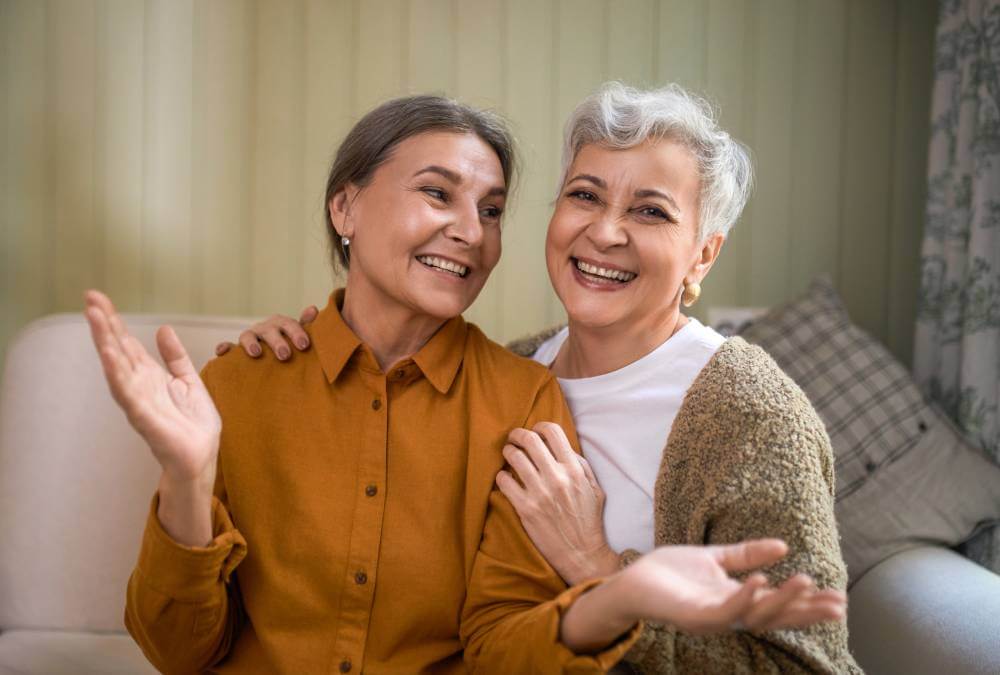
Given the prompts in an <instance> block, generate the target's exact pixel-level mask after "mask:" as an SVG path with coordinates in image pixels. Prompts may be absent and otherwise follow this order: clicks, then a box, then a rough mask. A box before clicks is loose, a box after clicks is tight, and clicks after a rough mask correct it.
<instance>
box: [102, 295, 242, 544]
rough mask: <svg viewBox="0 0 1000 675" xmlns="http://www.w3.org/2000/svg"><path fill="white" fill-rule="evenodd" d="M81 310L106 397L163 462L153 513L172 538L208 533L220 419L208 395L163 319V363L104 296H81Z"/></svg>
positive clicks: (198, 540)
mask: <svg viewBox="0 0 1000 675" xmlns="http://www.w3.org/2000/svg"><path fill="white" fill-rule="evenodd" d="M85 301H86V309H85V311H84V314H85V316H86V318H87V322H88V323H89V324H90V332H91V337H92V338H93V341H94V346H95V347H96V348H97V352H98V354H99V356H100V359H101V366H102V367H103V369H104V377H105V379H106V380H107V382H108V387H109V388H110V389H111V396H112V397H113V398H114V400H115V402H116V403H118V405H119V407H121V409H122V410H123V411H124V412H125V415H126V417H127V418H128V421H129V424H131V425H132V427H133V428H135V430H136V431H137V432H139V434H140V435H141V436H142V437H143V439H144V440H145V441H146V443H148V444H149V447H150V449H151V450H152V452H153V456H154V457H155V458H156V461H157V462H159V463H160V466H161V467H162V468H163V474H162V476H161V479H160V488H159V492H160V510H159V512H158V513H159V515H160V520H161V521H163V525H164V527H165V528H166V529H167V532H168V533H169V534H170V535H171V536H172V537H174V538H175V539H176V540H177V541H179V542H181V543H184V544H188V545H197V546H203V545H205V544H206V543H207V542H208V541H209V540H210V539H211V499H212V489H213V485H214V482H215V470H216V459H217V456H218V451H219V435H220V433H221V430H222V421H221V419H220V417H219V413H218V411H217V410H216V408H215V404H214V403H213V402H212V398H211V396H210V395H209V393H208V390H207V389H206V388H205V385H204V384H203V383H202V381H201V378H200V377H199V376H198V372H197V371H196V370H195V368H194V365H193V364H192V363H191V359H190V358H189V357H188V354H187V352H186V351H185V349H184V346H183V345H182V344H181V342H180V340H179V339H178V337H177V334H176V333H175V332H174V331H173V329H172V328H170V327H169V326H162V327H161V328H160V329H159V330H158V331H157V333H156V345H157V349H158V350H159V352H160V357H161V358H162V359H163V363H164V364H166V369H164V367H163V366H161V365H160V364H159V363H158V362H157V361H156V360H155V359H154V358H153V357H152V356H150V355H149V353H148V352H147V351H146V349H145V348H144V347H143V346H142V344H141V343H140V342H139V341H138V340H137V339H136V338H135V337H134V336H132V335H130V334H129V332H128V330H127V328H126V327H125V324H124V322H123V321H122V319H121V317H120V316H119V315H118V312H117V311H116V310H115V307H114V305H113V304H112V303H111V300H110V299H109V298H108V297H107V296H106V295H104V294H103V293H100V292H99V291H88V292H87V293H86V295H85Z"/></svg>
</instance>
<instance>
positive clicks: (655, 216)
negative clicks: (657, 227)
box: [635, 206, 674, 223]
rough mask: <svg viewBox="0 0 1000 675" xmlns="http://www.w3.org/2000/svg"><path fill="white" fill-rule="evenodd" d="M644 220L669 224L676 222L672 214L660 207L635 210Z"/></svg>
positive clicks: (643, 207) (644, 207) (645, 207)
mask: <svg viewBox="0 0 1000 675" xmlns="http://www.w3.org/2000/svg"><path fill="white" fill-rule="evenodd" d="M635 212H636V213H638V214H639V215H640V216H642V217H643V218H646V219H648V220H666V221H668V222H671V223H672V222H674V219H673V218H671V216H670V214H669V213H667V212H666V211H664V210H663V209H661V208H660V207H658V206H642V207H640V208H638V209H636V210H635Z"/></svg>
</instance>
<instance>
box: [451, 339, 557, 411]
mask: <svg viewBox="0 0 1000 675" xmlns="http://www.w3.org/2000/svg"><path fill="white" fill-rule="evenodd" d="M470 356H471V357H472V358H468V357H470ZM466 357H467V358H466V363H467V367H465V368H464V370H465V377H464V380H465V386H466V387H468V391H469V392H470V393H471V394H473V395H474V396H475V397H476V399H477V400H480V401H483V402H485V405H486V408H487V409H489V410H490V411H492V412H493V416H494V417H496V418H499V419H507V420H517V424H518V425H521V426H523V425H524V424H525V421H526V420H528V419H530V418H531V416H532V415H533V414H541V413H539V411H540V410H541V411H544V414H547V415H553V414H556V413H557V412H558V414H559V416H566V417H568V413H565V415H563V413H564V409H565V407H566V403H565V399H564V398H563V395H562V390H561V389H560V388H559V382H558V381H557V380H556V378H555V376H554V375H552V373H551V371H549V369H548V368H546V367H545V366H543V365H542V364H540V363H538V362H536V361H532V360H531V359H529V358H525V357H523V356H518V355H517V354H514V353H513V352H511V351H509V350H507V349H506V348H504V347H503V346H502V345H500V344H497V343H496V342H493V341H492V340H490V339H489V338H487V337H486V336H485V335H483V333H482V331H480V330H479V329H478V328H477V327H475V326H472V325H470V326H469V337H468V342H467V345H466Z"/></svg>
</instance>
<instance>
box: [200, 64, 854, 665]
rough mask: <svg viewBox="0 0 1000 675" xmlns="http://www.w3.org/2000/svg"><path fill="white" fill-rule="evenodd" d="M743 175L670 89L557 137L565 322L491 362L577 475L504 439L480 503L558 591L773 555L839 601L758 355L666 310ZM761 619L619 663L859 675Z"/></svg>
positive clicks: (615, 98)
mask: <svg viewBox="0 0 1000 675" xmlns="http://www.w3.org/2000/svg"><path fill="white" fill-rule="evenodd" d="M751 175H752V171H751V163H750V157H749V154H748V153H747V151H746V150H745V149H744V148H743V147H742V146H741V145H740V144H739V143H738V142H737V141H735V140H734V139H733V138H731V137H730V136H729V134H728V133H726V132H725V131H724V130H723V129H721V128H719V126H718V124H717V122H716V119H715V116H714V112H713V110H712V108H711V106H709V105H708V104H707V103H706V102H705V101H703V100H701V99H699V98H697V97H695V96H692V95H691V94H689V93H688V92H686V91H684V90H683V89H682V88H681V87H678V86H676V85H672V86H668V87H664V88H662V89H655V90H645V91H643V90H636V89H632V88H629V87H625V86H623V85H621V84H618V83H610V84H607V85H605V86H604V87H602V88H601V89H600V90H599V91H598V92H596V93H595V94H594V95H592V96H590V97H588V98H587V99H585V100H584V101H582V102H581V103H580V105H579V106H578V107H577V108H576V110H575V111H574V112H573V114H572V115H571V117H570V119H569V121H568V122H567V124H566V135H565V143H564V147H563V173H562V178H561V180H560V186H559V195H558V197H557V199H556V202H555V211H554V213H553V214H552V218H551V220H550V222H549V229H548V237H547V240H546V251H545V253H546V262H547V265H548V271H549V277H550V279H551V281H552V285H553V288H554V289H555V291H556V293H557V295H558V296H559V299H560V300H561V301H562V304H563V306H564V307H565V309H566V314H567V316H568V318H569V323H568V326H566V327H560V328H557V329H553V330H549V331H546V332H544V333H542V334H539V335H537V336H534V337H532V338H528V339H525V340H521V341H518V342H517V343H515V344H513V345H511V349H512V350H514V351H515V352H517V353H520V354H522V355H525V356H530V357H531V358H533V359H534V360H535V361H536V362H538V363H540V364H542V365H544V366H546V367H547V368H548V369H549V371H550V372H551V373H552V374H553V375H554V376H556V377H557V378H558V381H559V384H560V386H561V387H562V390H563V393H564V395H565V396H566V398H567V402H568V404H569V408H570V410H571V411H572V414H573V418H574V423H575V427H576V431H577V432H578V434H579V440H580V445H581V447H582V451H583V455H584V457H585V458H586V461H584V462H581V461H580V460H579V459H578V458H577V457H576V456H574V455H573V454H572V452H571V448H572V447H573V446H574V444H575V437H574V436H573V435H572V432H571V430H569V429H568V428H567V427H565V425H564V424H563V423H562V422H555V421H546V422H543V423H542V424H538V425H535V426H528V427H524V428H520V429H516V430H514V431H512V432H511V434H510V435H509V437H508V442H507V445H506V446H505V447H504V456H505V458H506V459H507V461H508V463H509V466H508V467H505V468H504V469H503V470H502V471H500V472H499V473H498V475H497V484H498V486H499V487H500V489H501V490H502V491H503V493H504V495H505V496H507V497H508V499H509V500H510V502H511V504H512V505H513V506H514V508H515V509H516V511H517V513H518V515H519V516H520V518H521V522H522V523H523V525H524V527H525V529H526V531H527V532H528V534H529V536H530V537H531V539H532V541H533V543H534V544H535V545H536V546H537V547H538V549H539V551H540V552H541V553H542V554H543V555H544V556H545V558H546V560H547V561H548V562H549V563H550V564H551V565H552V566H553V568H555V570H556V571H557V572H559V574H560V575H561V576H562V578H563V579H564V580H565V581H566V582H567V583H568V584H571V585H573V584H578V583H581V582H584V581H585V580H587V579H592V578H601V577H608V578H610V579H612V580H613V579H615V578H617V577H616V575H617V574H618V572H617V571H618V570H619V569H620V568H622V567H624V568H626V570H629V569H634V568H636V567H640V568H641V567H645V565H646V564H647V563H648V562H649V561H650V560H651V559H652V557H653V556H655V555H656V553H657V552H658V551H662V550H666V549H664V548H663V547H668V549H669V547H671V546H677V545H688V546H691V545H721V544H728V543H732V542H738V541H741V540H747V539H753V538H759V537H777V538H780V539H782V540H783V541H785V542H787V543H788V545H789V549H790V550H789V555H788V556H787V557H786V558H784V559H783V560H782V561H781V562H780V563H778V564H776V565H773V566H771V567H770V568H769V569H768V570H767V577H768V579H769V581H771V583H774V584H778V583H782V582H783V581H785V580H787V579H791V580H792V581H791V583H795V580H796V578H797V577H796V576H795V573H797V572H799V573H801V572H804V573H806V574H808V575H810V577H811V578H812V579H813V581H814V582H815V584H816V585H817V586H818V587H819V588H823V589H826V590H825V591H824V593H826V594H827V595H826V596H825V597H828V598H831V599H832V598H838V597H839V598H841V599H842V598H843V590H844V588H845V586H846V581H847V575H846V571H845V567H844V562H843V559H842V557H841V554H840V548H839V543H838V535H837V525H836V522H835V520H834V512H833V485H834V480H833V456H832V452H831V449H830V443H829V439H828V438H827V435H826V431H825V429H824V427H823V423H822V422H821V421H820V419H819V417H818V416H817V415H816V413H815V411H814V410H813V409H812V406H811V405H810V404H809V401H808V400H807V399H806V397H805V395H804V394H803V393H802V391H801V390H799V389H798V387H796V386H795V384H794V383H793V382H792V381H791V380H789V379H788V378H787V377H786V376H785V375H784V374H783V373H782V372H781V371H780V369H779V368H778V367H777V365H776V364H775V363H774V362H773V361H772V360H771V359H770V358H769V357H768V356H767V355H766V354H765V353H764V352H763V351H761V350H760V349H759V348H757V347H753V346H751V345H748V344H747V343H745V342H743V341H742V340H740V339H739V338H734V339H730V340H726V339H725V338H723V337H722V336H721V335H719V334H718V333H716V332H715V331H713V330H712V329H711V328H709V327H707V326H703V325H702V324H700V323H699V322H698V321H697V320H696V319H694V318H689V317H686V316H684V314H683V313H682V310H681V305H682V304H683V305H684V306H690V305H691V304H693V303H694V302H695V301H697V299H698V296H699V294H700V292H701V285H700V284H701V282H702V281H703V280H704V279H705V277H706V276H707V275H708V273H709V271H710V270H711V268H712V266H713V264H714V263H715V261H716V259H717V257H718V255H719V252H720V251H721V249H722V246H723V243H724V241H725V239H726V236H727V234H728V232H729V230H730V228H731V227H732V226H733V225H734V224H735V223H736V221H737V220H738V218H739V216H740V213H741V211H742V209H743V207H744V205H745V203H746V201H747V198H748V195H749V193H750V187H751ZM304 316H305V317H306V318H308V310H307V314H306V315H304ZM282 333H284V334H285V335H287V336H288V337H289V338H290V339H293V340H294V339H297V338H299V337H300V336H301V335H302V328H301V326H299V325H298V324H297V323H296V322H295V321H293V320H291V319H288V318H286V317H274V318H272V319H270V320H268V321H265V322H263V323H261V324H257V325H255V326H254V327H253V328H252V329H251V330H250V331H247V332H245V333H244V334H243V335H241V336H240V342H241V343H242V344H243V345H244V347H245V348H247V349H248V351H251V348H253V347H256V348H257V349H259V345H258V339H263V340H264V341H265V342H266V343H268V344H269V345H270V346H271V347H272V349H278V350H284V355H289V354H290V353H291V352H290V351H289V350H288V347H287V345H286V344H285V343H284V340H283V337H282ZM220 348H221V350H223V351H224V350H225V346H220ZM296 358H298V357H296ZM564 430H565V433H563V431H564ZM658 547H659V548H658ZM695 550H696V549H695ZM609 575H610V576H609ZM800 581H801V579H800ZM609 583H610V582H609ZM785 583H789V582H785ZM599 591H600V589H597V591H595V592H593V593H588V594H587V595H585V596H583V597H581V598H580V600H579V601H578V602H576V603H574V604H573V605H572V606H571V607H570V608H569V609H568V610H567V612H566V614H565V615H564V617H563V622H562V636H563V639H564V641H565V642H566V644H568V645H570V646H571V647H573V648H574V649H588V648H594V647H597V646H599V645H601V644H602V643H603V639H604V636H605V635H606V634H607V633H609V632H614V630H615V629H617V630H624V629H625V628H626V627H627V626H629V625H630V624H629V619H630V618H631V617H633V616H635V615H634V614H630V613H628V612H626V613H624V615H623V614H620V611H621V608H622V606H623V605H625V606H627V604H628V600H623V599H621V598H613V597H609V596H608V595H605V594H601V593H600V592H599ZM694 594H695V595H697V592H694ZM807 595H808V594H807ZM787 609H788V608H787V607H786V610H787ZM771 611H772V608H771V607H769V606H767V605H764V606H762V607H759V608H757V609H755V610H751V611H749V612H748V613H747V615H746V617H745V618H744V619H742V620H741V623H742V627H743V628H745V629H746V630H740V631H731V632H717V633H715V634H711V635H704V634H700V632H699V631H692V630H690V629H689V628H686V627H685V626H684V625H682V624H680V623H678V622H676V621H667V622H657V621H650V622H647V623H646V624H645V626H644V627H643V630H642V631H641V634H640V637H639V639H638V640H637V642H636V644H635V645H633V647H632V648H631V649H630V650H629V652H628V653H627V654H626V656H625V661H626V662H627V663H629V664H630V665H631V666H633V667H634V668H635V669H638V670H640V671H641V672H647V673H673V672H713V673H715V672H718V673H723V672H726V673H729V672H733V673H735V672H740V673H749V672H802V673H816V672H820V673H850V672H859V669H858V667H857V665H856V664H855V663H854V660H853V658H852V657H851V655H850V652H849V650H848V644H847V627H846V623H845V622H844V621H843V620H840V621H831V622H823V623H817V624H816V625H812V626H809V627H804V628H803V630H782V628H787V627H788V626H787V625H783V624H782V622H781V621H778V622H777V623H774V622H771V620H770V619H771V618H773V617H776V616H777V615H774V614H771ZM640 616H641V614H640ZM596 618H600V619H602V620H603V622H604V624H605V626H604V628H605V632H604V633H601V632H598V631H595V630H594V626H595V625H597V623H595V619H596Z"/></svg>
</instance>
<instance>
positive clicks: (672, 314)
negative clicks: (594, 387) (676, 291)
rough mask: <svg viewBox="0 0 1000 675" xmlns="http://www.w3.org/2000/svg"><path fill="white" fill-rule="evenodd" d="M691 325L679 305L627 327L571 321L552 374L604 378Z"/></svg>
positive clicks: (568, 377) (570, 377) (566, 377)
mask: <svg viewBox="0 0 1000 675" xmlns="http://www.w3.org/2000/svg"><path fill="white" fill-rule="evenodd" d="M687 322H688V319H687V317H685V316H684V315H683V314H681V313H680V308H679V307H678V306H673V307H671V308H670V309H669V310H668V311H667V312H666V313H663V314H657V315H654V316H651V317H648V318H647V319H646V320H644V321H638V322H634V323H632V324H630V325H628V326H624V327H623V326H620V325H611V326H596V327H595V326H586V325H583V324H580V323H578V322H575V321H573V320H572V319H570V321H569V334H568V335H567V336H566V341H565V342H564V343H563V345H562V348H560V350H559V353H558V354H557V355H556V358H555V360H554V361H553V362H552V373H553V374H554V375H555V376H556V377H561V378H564V379H578V378H584V377H597V376H598V375H605V374H607V373H610V372H613V371H615V370H618V369H620V368H624V367H625V366H627V365H629V364H630V363H635V362H636V361H638V360H639V359H641V358H642V357H643V356H646V355H647V354H649V353H650V352H651V351H653V350H654V349H656V348H657V347H659V346H660V345H662V344H663V343H664V342H666V341H667V340H668V339H669V338H670V336H672V335H673V334H674V333H676V332H677V331H679V330H680V329H681V328H682V327H683V326H684V324H686V323H687Z"/></svg>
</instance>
